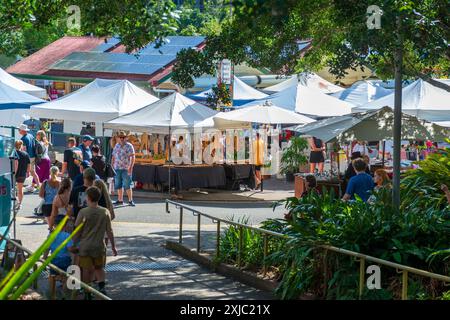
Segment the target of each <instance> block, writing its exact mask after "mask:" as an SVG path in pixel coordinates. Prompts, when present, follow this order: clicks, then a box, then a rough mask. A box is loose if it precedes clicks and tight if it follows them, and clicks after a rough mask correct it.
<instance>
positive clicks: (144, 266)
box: [17, 196, 273, 300]
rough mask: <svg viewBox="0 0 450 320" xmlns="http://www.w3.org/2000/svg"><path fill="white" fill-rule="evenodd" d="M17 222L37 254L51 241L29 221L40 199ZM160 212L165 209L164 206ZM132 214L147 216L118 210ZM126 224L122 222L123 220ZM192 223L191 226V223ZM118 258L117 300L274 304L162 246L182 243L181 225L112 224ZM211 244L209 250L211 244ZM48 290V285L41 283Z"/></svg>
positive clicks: (208, 232)
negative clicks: (201, 300) (258, 301)
mask: <svg viewBox="0 0 450 320" xmlns="http://www.w3.org/2000/svg"><path fill="white" fill-rule="evenodd" d="M26 199H27V201H25V205H24V208H23V209H22V210H21V212H20V214H19V217H18V219H17V238H18V239H20V240H21V241H22V243H23V244H24V245H25V246H26V247H28V248H30V249H32V250H35V249H36V248H37V247H38V246H39V244H41V243H42V241H43V240H44V239H45V237H46V235H47V228H46V225H44V224H43V223H42V222H40V221H37V220H36V219H34V218H30V216H31V214H30V213H31V212H32V208H33V207H34V206H36V205H37V203H38V199H37V197H36V196H26ZM160 205H161V207H162V208H161V211H162V210H164V204H163V203H160ZM121 210H126V211H127V212H129V211H132V210H142V208H141V209H139V206H138V207H136V208H129V207H127V208H123V209H119V212H118V214H120V211H121ZM122 220H123V219H122ZM186 222H187V223H189V221H186ZM113 229H114V233H115V236H116V241H117V248H118V251H119V255H118V256H117V257H112V256H111V253H110V252H108V263H107V270H108V273H107V290H108V295H109V296H110V297H111V298H112V299H195V300H197V299H271V298H273V297H272V295H271V294H269V293H266V292H262V291H260V290H257V289H254V288H251V287H248V286H246V285H243V284H241V283H239V282H236V281H233V280H231V279H228V278H226V277H223V276H221V275H218V274H215V273H213V272H211V271H209V270H207V269H205V268H203V267H200V266H198V265H197V264H195V263H193V262H191V261H188V260H186V259H183V258H181V257H179V256H177V255H176V254H174V253H173V252H172V251H169V250H167V249H165V248H164V247H163V246H164V244H165V242H166V240H169V239H170V240H177V239H178V225H177V224H176V223H148V222H127V221H117V222H113ZM184 230H185V232H184V239H185V241H186V242H188V243H189V242H191V243H193V242H194V241H195V232H194V230H196V226H195V225H194V224H186V225H184ZM202 230H204V231H202V238H203V239H202V240H203V241H202V242H203V243H204V245H205V247H206V246H208V247H209V246H212V245H214V243H213V242H209V239H211V238H213V234H214V232H213V231H214V230H215V225H212V224H203V225H202ZM207 242H208V244H207ZM41 283H42V284H43V285H45V284H46V283H45V281H41Z"/></svg>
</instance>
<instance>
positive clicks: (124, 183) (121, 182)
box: [111, 131, 135, 207]
mask: <svg viewBox="0 0 450 320" xmlns="http://www.w3.org/2000/svg"><path fill="white" fill-rule="evenodd" d="M126 137H127V136H126V134H125V132H123V131H120V132H119V140H120V142H119V143H117V144H116V146H115V147H114V149H113V151H112V160H111V161H112V163H113V167H114V170H115V171H116V176H115V177H114V188H115V189H116V190H117V201H116V202H114V204H115V205H122V204H123V190H124V189H125V192H126V193H127V196H128V204H129V205H130V206H133V207H134V206H135V203H134V201H133V193H132V190H131V175H132V173H133V166H134V160H135V153H134V147H133V145H132V144H131V143H129V142H128V141H126Z"/></svg>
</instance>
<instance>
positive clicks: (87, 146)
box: [78, 135, 95, 161]
mask: <svg viewBox="0 0 450 320" xmlns="http://www.w3.org/2000/svg"><path fill="white" fill-rule="evenodd" d="M94 140H95V139H94V138H93V137H91V136H89V135H85V136H83V139H82V141H83V142H82V143H81V144H80V146H79V147H78V148H79V149H81V151H82V152H83V160H84V161H91V159H92V151H91V144H92V141H94Z"/></svg>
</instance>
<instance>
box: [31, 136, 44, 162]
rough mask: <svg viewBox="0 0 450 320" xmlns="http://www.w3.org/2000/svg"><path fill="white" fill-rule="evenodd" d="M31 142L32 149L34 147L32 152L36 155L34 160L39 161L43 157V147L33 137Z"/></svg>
mask: <svg viewBox="0 0 450 320" xmlns="http://www.w3.org/2000/svg"><path fill="white" fill-rule="evenodd" d="M33 143H34V148H33V149H34V154H35V156H36V161H37V162H40V161H41V159H42V158H43V157H44V147H43V146H42V144H41V143H40V142H39V141H38V140H36V139H34V141H33Z"/></svg>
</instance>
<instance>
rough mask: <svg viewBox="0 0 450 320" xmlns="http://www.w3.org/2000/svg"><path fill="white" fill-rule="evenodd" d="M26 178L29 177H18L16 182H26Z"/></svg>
mask: <svg viewBox="0 0 450 320" xmlns="http://www.w3.org/2000/svg"><path fill="white" fill-rule="evenodd" d="M26 179H27V178H26V177H16V182H17V183H24V182H25V180H26Z"/></svg>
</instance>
